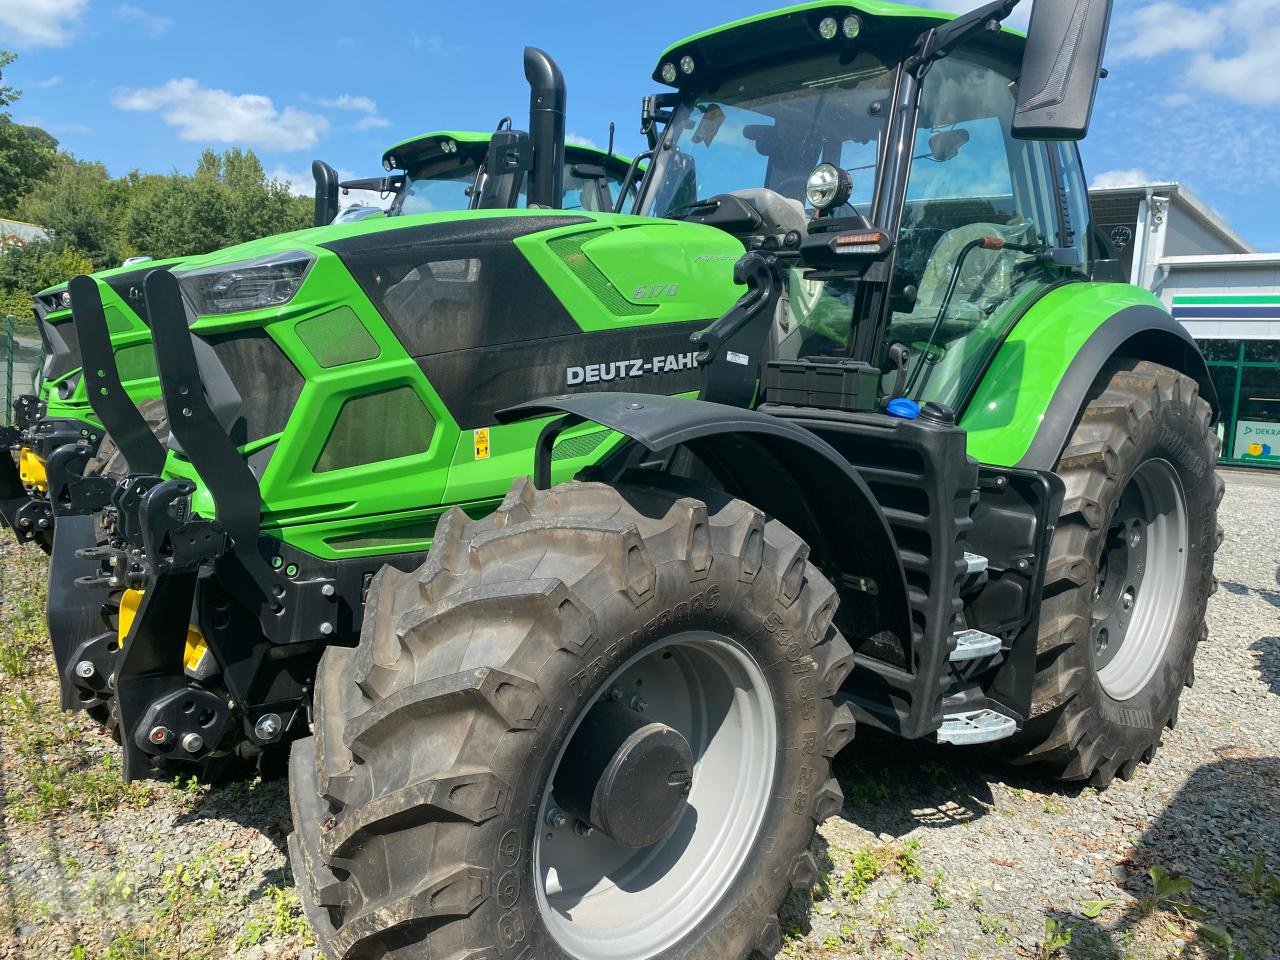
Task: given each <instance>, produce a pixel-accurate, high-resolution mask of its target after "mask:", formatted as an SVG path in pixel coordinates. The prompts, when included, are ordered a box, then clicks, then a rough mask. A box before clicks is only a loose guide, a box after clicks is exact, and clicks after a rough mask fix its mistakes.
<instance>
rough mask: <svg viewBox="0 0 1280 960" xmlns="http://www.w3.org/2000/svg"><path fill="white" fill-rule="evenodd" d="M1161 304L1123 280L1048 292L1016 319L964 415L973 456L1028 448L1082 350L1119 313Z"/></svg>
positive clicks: (1012, 456) (1010, 454)
mask: <svg viewBox="0 0 1280 960" xmlns="http://www.w3.org/2000/svg"><path fill="white" fill-rule="evenodd" d="M1132 306H1154V307H1158V308H1160V309H1161V310H1163V309H1164V305H1163V304H1162V303H1161V302H1160V300H1159V299H1158V298H1157V297H1155V296H1154V295H1152V294H1150V293H1148V292H1147V291H1145V290H1143V289H1141V288H1139V287H1134V286H1131V285H1129V284H1126V283H1071V284H1067V285H1065V286H1062V287H1059V288H1057V289H1055V290H1051V291H1049V293H1047V294H1045V296H1044V297H1042V298H1041V299H1040V300H1039V301H1038V302H1036V303H1035V304H1034V305H1033V306H1032V307H1031V309H1030V310H1028V311H1027V312H1026V314H1024V315H1023V317H1022V318H1021V319H1020V320H1019V321H1018V322H1017V324H1016V325H1015V326H1014V328H1013V330H1012V331H1010V333H1009V335H1008V337H1006V338H1005V341H1004V343H1003V344H1002V345H1001V346H1000V349H999V350H998V351H997V352H996V355H995V358H994V360H993V361H992V362H991V365H990V366H989V367H988V369H987V371H986V374H985V375H984V376H983V378H982V382H981V383H980V384H979V386H978V389H977V392H976V393H975V394H974V397H973V400H972V401H971V402H970V404H969V406H968V407H967V408H966V410H965V411H964V413H963V415H962V416H961V418H960V426H961V427H963V428H964V429H965V430H966V431H967V432H968V442H969V455H970V456H971V457H974V458H975V459H977V460H978V461H979V462H981V463H988V464H992V465H995V466H1002V467H1011V466H1014V465H1015V464H1017V463H1018V461H1020V460H1021V459H1022V458H1023V457H1024V456H1025V455H1026V453H1027V450H1029V449H1030V447H1031V443H1032V441H1033V440H1034V439H1035V436H1036V432H1037V431H1038V430H1039V428H1040V422H1041V420H1042V419H1043V417H1044V414H1045V411H1047V410H1048V409H1049V404H1050V403H1051V402H1052V400H1053V397H1054V394H1055V393H1056V392H1057V389H1058V385H1059V384H1060V383H1061V382H1062V378H1063V376H1065V374H1066V372H1067V368H1068V367H1070V366H1071V362H1072V361H1073V360H1074V359H1075V358H1076V354H1077V353H1079V351H1080V348H1081V347H1082V346H1083V345H1084V343H1085V341H1087V340H1088V339H1089V337H1090V336H1092V335H1093V333H1094V332H1095V331H1096V330H1097V329H1098V328H1099V327H1101V326H1102V325H1103V324H1104V323H1106V322H1107V320H1109V319H1110V318H1111V317H1113V316H1115V314H1117V313H1119V312H1120V311H1121V310H1124V309H1125V308H1126V307H1132Z"/></svg>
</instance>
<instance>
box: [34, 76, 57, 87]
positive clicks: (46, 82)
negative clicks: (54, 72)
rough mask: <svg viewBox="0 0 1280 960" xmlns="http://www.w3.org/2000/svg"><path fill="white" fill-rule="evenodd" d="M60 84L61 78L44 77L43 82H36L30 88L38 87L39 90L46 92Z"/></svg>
mask: <svg viewBox="0 0 1280 960" xmlns="http://www.w3.org/2000/svg"><path fill="white" fill-rule="evenodd" d="M61 82H62V77H59V76H52V77H46V78H45V79H43V80H37V81H36V82H35V83H33V84H32V86H33V87H38V88H39V89H41V90H48V89H49V88H50V87H56V86H57V85H58V84H60V83H61Z"/></svg>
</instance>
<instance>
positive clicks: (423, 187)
mask: <svg viewBox="0 0 1280 960" xmlns="http://www.w3.org/2000/svg"><path fill="white" fill-rule="evenodd" d="M429 169H430V168H427V169H422V168H419V169H418V170H416V171H411V172H409V173H407V174H406V175H405V178H404V186H403V187H402V188H401V190H400V194H399V196H397V197H396V199H395V201H394V202H393V203H392V204H391V213H392V214H404V215H405V216H410V215H412V214H415V213H440V212H442V211H449V210H466V209H467V207H468V206H470V204H471V197H470V194H469V191H470V190H471V185H472V183H474V182H475V179H476V165H475V164H474V163H464V164H463V165H462V166H459V167H455V168H454V169H452V170H449V171H448V172H439V173H436V174H435V175H434V176H429V175H428V171H429Z"/></svg>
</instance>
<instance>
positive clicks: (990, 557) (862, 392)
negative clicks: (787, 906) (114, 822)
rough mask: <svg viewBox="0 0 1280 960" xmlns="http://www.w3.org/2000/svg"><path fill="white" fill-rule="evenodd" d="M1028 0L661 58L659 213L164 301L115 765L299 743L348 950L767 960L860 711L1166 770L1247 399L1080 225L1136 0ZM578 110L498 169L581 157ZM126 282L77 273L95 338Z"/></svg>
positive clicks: (364, 227) (642, 196)
mask: <svg viewBox="0 0 1280 960" xmlns="http://www.w3.org/2000/svg"><path fill="white" fill-rule="evenodd" d="M1016 3H1017V0H997V2H993V3H989V4H987V5H985V6H983V7H981V8H980V9H978V10H975V11H973V12H971V13H969V14H966V15H964V16H961V17H951V16H948V15H945V14H941V13H939V12H937V11H934V10H930V9H924V8H915V7H902V6H898V5H895V4H890V3H883V2H878V0H845V2H816V3H806V4H802V5H800V6H796V7H790V8H787V9H784V10H780V11H776V12H773V13H769V14H764V15H761V16H757V17H752V18H749V19H746V20H741V21H737V22H735V23H732V24H729V25H727V26H724V27H720V28H718V29H715V30H710V31H706V32H704V33H700V34H697V35H695V36H693V37H690V38H688V39H686V40H684V41H681V42H680V43H678V44H675V45H674V46H672V47H671V48H670V49H669V50H667V51H666V52H665V53H664V54H663V55H662V57H661V58H660V59H659V61H658V65H657V68H656V69H655V71H654V78H655V80H657V81H658V82H660V83H663V84H665V85H666V86H667V87H669V88H672V91H671V92H668V93H663V94H658V95H655V96H653V97H649V98H647V99H646V100H645V103H644V107H643V112H642V117H643V124H644V129H645V130H646V132H647V133H648V134H649V137H650V145H651V148H652V149H651V151H650V153H649V154H648V155H645V156H642V157H640V158H638V159H637V162H636V164H635V168H634V170H633V173H632V176H630V177H629V178H628V182H627V183H625V184H624V185H623V188H622V189H621V190H620V191H619V194H620V195H621V196H624V197H626V196H630V195H631V194H632V191H633V190H634V193H635V202H634V204H633V205H632V208H631V211H632V212H631V215H625V214H621V213H618V214H609V213H592V212H588V211H581V212H575V213H572V214H571V213H566V212H563V211H555V212H552V211H540V210H528V211H520V212H515V211H510V210H503V211H486V210H475V211H470V212H466V213H455V214H450V215H441V216H433V215H432V216H426V217H422V218H416V219H415V220H414V221H412V222H405V223H396V222H395V221H394V220H393V219H387V220H378V221H373V222H368V223H356V224H347V225H342V226H336V227H329V228H324V229H321V230H316V231H311V232H307V233H302V234H296V235H293V236H291V237H288V238H275V239H272V240H268V241H262V242H259V243H257V244H252V245H247V246H245V247H241V248H237V249H235V250H231V251H225V252H223V253H220V254H215V255H212V256H210V257H208V258H204V259H203V260H201V261H198V262H192V263H191V264H184V265H183V266H182V267H181V268H180V269H177V270H173V271H168V272H165V271H155V272H152V273H151V274H149V275H148V276H147V277H146V279H145V282H144V294H145V299H146V306H147V311H148V314H149V316H150V319H151V323H152V328H153V333H154V338H155V349H156V357H157V362H158V367H159V371H160V378H161V386H162V391H163V396H164V401H165V405H166V408H167V410H168V412H169V414H170V419H171V421H172V435H173V443H172V447H173V449H172V450H171V451H170V452H169V453H168V455H167V457H166V460H165V464H164V469H163V471H161V472H159V473H157V474H154V475H142V474H132V475H130V476H129V477H127V478H126V479H125V480H122V481H121V482H120V483H119V484H118V485H117V486H116V487H115V488H114V490H113V491H112V493H111V498H110V499H111V504H110V508H109V510H108V511H107V516H108V518H109V526H110V528H111V535H112V538H111V540H110V542H109V544H108V546H107V547H105V548H102V549H100V550H98V551H97V552H96V554H95V555H94V556H93V557H92V559H93V561H94V562H95V563H100V564H103V565H104V568H105V572H103V573H102V574H100V575H99V577H100V579H101V578H108V579H110V580H111V582H112V583H113V584H114V585H117V586H127V587H128V588H129V589H130V590H131V591H132V593H131V596H132V598H133V600H132V601H131V603H136V604H137V607H136V612H131V616H130V617H129V618H128V622H127V623H126V622H125V618H123V617H122V618H121V623H120V625H119V628H118V634H117V635H116V636H115V637H113V638H109V639H110V642H111V643H115V644H116V645H117V646H118V648H119V649H116V650H113V651H112V659H111V661H110V670H111V673H110V686H111V687H112V688H113V690H114V701H113V702H114V704H115V706H116V711H117V715H118V719H119V724H120V731H121V735H122V746H123V750H124V757H125V772H126V776H128V777H143V776H149V775H154V772H155V771H156V770H159V769H164V770H166V771H168V770H171V769H172V767H171V766H169V765H171V764H172V763H174V762H175V761H178V760H185V761H186V762H187V763H190V764H192V765H197V766H198V765H200V764H208V763H211V762H215V761H216V760H217V758H218V757H220V756H225V755H226V754H227V753H228V752H229V751H242V752H243V751H252V750H259V751H270V750H272V749H273V748H274V747H276V746H279V745H282V744H283V743H285V742H287V741H289V740H291V739H294V738H298V739H296V740H295V742H294V743H293V745H292V752H291V756H290V768H289V773H290V796H291V804H292V808H293V818H294V827H295V830H294V833H293V835H292V836H291V838H290V851H291V856H292V860H293V864H294V868H295V874H296V876H297V878H298V882H299V886H300V888H301V894H302V898H303V902H304V905H305V907H306V909H307V913H308V916H309V918H310V920H311V922H312V924H313V926H314V927H315V930H316V932H317V935H318V937H319V940H320V942H321V944H322V947H323V949H324V950H325V952H326V954H327V955H328V956H330V957H335V958H344V960H357V958H373V957H379V958H391V957H396V958H405V960H408V958H426V957H456V958H462V957H472V958H474V957H481V956H484V957H494V958H505V960H542V958H557V960H564V958H574V960H659V958H660V960H676V958H687V960H742V958H757V957H768V956H772V955H773V954H774V953H775V952H776V951H777V949H778V948H779V944H780V932H779V925H778V920H777V915H776V913H777V909H778V907H779V905H780V904H781V903H782V901H783V899H784V898H785V896H786V895H787V893H788V891H789V890H790V889H792V888H797V887H800V888H804V887H808V886H810V885H812V884H813V883H814V882H815V880H816V879H817V874H818V869H817V865H816V863H815V861H814V859H813V857H812V855H811V854H810V852H809V843H810V840H811V839H812V837H813V833H814V830H815V827H816V825H817V824H818V823H820V822H821V821H822V820H823V819H825V818H826V817H829V816H831V815H833V814H835V813H838V812H839V811H840V810H841V807H842V799H841V791H840V787H839V785H838V783H837V782H836V781H835V779H834V778H833V777H832V776H831V760H832V758H833V757H834V756H835V755H836V754H837V753H838V752H839V751H840V750H842V749H844V748H845V747H846V746H847V745H848V744H849V743H850V741H851V739H852V737H853V733H854V730H855V727H856V726H857V725H858V724H862V725H864V726H866V727H869V728H873V729H876V730H879V731H882V732H883V733H885V734H888V735H893V736H898V737H902V738H906V739H916V740H928V741H933V742H938V743H944V744H952V745H956V746H970V745H979V744H986V745H989V749H991V750H995V751H998V752H1000V753H1001V754H1002V755H1003V756H1004V757H1005V758H1006V759H1007V760H1008V761H1009V762H1012V763H1018V764H1028V765H1033V766H1034V767H1035V768H1036V769H1038V770H1040V771H1042V772H1044V773H1045V774H1047V775H1050V776H1054V777H1058V778H1061V779H1065V780H1077V781H1079V780H1088V781H1090V782H1092V783H1094V784H1095V785H1098V786H1103V785H1105V784H1106V783H1108V782H1109V781H1110V780H1111V779H1112V778H1113V777H1115V776H1117V775H1119V776H1122V777H1128V776H1130V775H1131V774H1132V773H1133V771H1134V769H1135V768H1136V767H1137V765H1138V764H1139V763H1141V762H1143V761H1145V760H1149V759H1150V758H1151V756H1152V755H1153V753H1154V751H1155V750H1156V749H1157V747H1158V745H1159V742H1160V738H1161V736H1162V733H1163V730H1164V729H1165V728H1166V727H1171V726H1172V725H1173V724H1174V722H1175V720H1176V717H1177V709H1178V702H1179V698H1180V694H1181V690H1182V688H1183V686H1184V685H1186V684H1188V683H1190V682H1191V679H1192V676H1193V668H1192V663H1193V658H1194V654H1195V650H1196V645H1197V643H1198V641H1199V640H1200V639H1201V637H1202V636H1203V634H1204V629H1205V627H1204V614H1205V605H1206V602H1207V600H1208V597H1209V595H1210V594H1211V593H1212V592H1213V589H1214V587H1215V581H1214V578H1213V556H1214V552H1215V550H1216V548H1217V546H1218V544H1219V542H1220V539H1221V534H1220V531H1219V528H1218V525H1217V504H1218V501H1219V499H1220V497H1221V492H1222V487H1221V483H1220V482H1219V481H1218V480H1217V478H1216V475H1215V473H1214V464H1215V461H1216V456H1217V443H1218V442H1217V439H1216V434H1215V431H1214V424H1215V422H1216V418H1217V412H1216V398H1215V395H1214V391H1213V387H1212V384H1211V382H1210V379H1209V376H1208V372H1207V369H1206V367H1205V364H1204V361H1203V359H1202V358H1201V356H1200V354H1199V353H1198V351H1197V349H1196V347H1195V344H1194V342H1193V341H1192V340H1191V339H1190V338H1189V337H1188V335H1187V334H1186V332H1185V331H1184V330H1183V329H1182V328H1181V327H1180V326H1179V325H1178V324H1176V323H1175V322H1174V321H1173V320H1172V318H1171V317H1170V316H1169V315H1168V313H1167V312H1166V311H1165V310H1164V309H1163V308H1162V307H1161V305H1160V303H1159V301H1157V300H1156V299H1155V298H1154V297H1152V296H1150V295H1149V294H1147V293H1146V292H1144V291H1142V290H1139V289H1136V288H1134V287H1131V286H1128V285H1126V284H1124V283H1123V282H1120V279H1119V271H1118V270H1117V265H1116V263H1115V261H1114V259H1113V257H1112V255H1111V253H1110V251H1109V248H1108V247H1107V244H1106V242H1105V240H1104V239H1103V238H1101V237H1099V236H1098V235H1097V232H1096V231H1095V230H1094V229H1093V228H1092V225H1091V218H1090V213H1089V206H1088V197H1087V192H1086V188H1085V183H1086V181H1085V178H1084V173H1083V170H1082V167H1081V164H1080V160H1079V155H1078V151H1077V149H1076V146H1075V141H1077V140H1079V139H1081V138H1082V137H1083V136H1084V135H1085V132H1086V130H1087V127H1088V122H1089V117H1090V114H1091V111H1092V105H1093V99H1094V94H1095V90H1096V85H1097V81H1098V76H1099V73H1100V68H1101V60H1102V52H1103V48H1104V44H1105V37H1106V33H1107V27H1108V21H1109V17H1110V11H1111V5H1110V4H1109V3H1107V2H1097V0H1093V2H1090V0H1077V2H1074V3H1062V4H1043V3H1042V4H1039V5H1037V6H1036V8H1035V9H1034V11H1033V13H1032V18H1031V26H1030V30H1029V34H1028V35H1027V36H1026V37H1023V36H1021V35H1019V34H1017V33H1015V32H1013V31H1010V30H1006V29H1003V28H1002V26H1001V24H1002V23H1003V21H1004V20H1005V19H1006V18H1007V17H1008V16H1009V14H1010V13H1011V12H1012V10H1013V8H1014V7H1015V6H1016ZM547 94H548V95H547V96H545V97H541V98H540V97H539V95H538V93H537V91H536V90H535V95H534V98H533V106H534V109H533V112H532V115H531V124H530V135H529V137H528V138H527V140H528V141H529V142H527V143H524V144H516V143H513V144H512V148H511V154H510V155H511V157H512V162H511V164H510V165H509V169H510V170H511V171H513V176H517V177H518V173H516V171H519V170H521V169H523V167H524V166H525V163H524V162H522V161H521V160H519V157H521V156H523V155H525V153H526V152H531V153H532V154H533V156H535V157H536V156H537V155H539V154H542V155H544V156H545V154H546V151H547V150H549V149H554V147H552V146H546V145H550V144H554V143H555V142H556V138H557V132H558V134H559V136H561V137H562V136H563V126H562V117H561V118H560V119H559V120H557V110H556V109H555V106H556V100H557V96H556V94H555V92H554V91H553V90H548V92H547ZM559 106H560V109H561V110H562V107H563V101H562V100H560V102H559ZM557 123H559V124H560V125H559V127H558V131H557ZM517 139H518V138H517ZM644 160H648V161H649V162H648V165H647V167H646V168H645V170H644V173H643V176H640V175H639V163H640V162H642V161H644ZM559 171H560V166H559V165H558V164H557V165H551V166H549V167H548V166H545V165H544V166H535V167H534V174H533V175H532V176H531V178H530V182H529V186H528V196H529V201H530V206H531V207H533V206H538V205H543V203H544V198H547V197H553V196H556V195H557V194H558V191H557V190H556V185H555V183H554V180H555V178H556V177H558V175H559ZM731 270H732V279H733V280H736V281H737V285H736V286H735V284H734V283H732V282H730V280H731V278H730V271H731ZM229 275H234V276H235V277H237V278H242V279H243V281H244V282H246V283H252V285H253V286H254V288H255V289H264V290H269V291H271V294H270V295H271V297H272V298H273V299H272V306H270V307H269V308H265V309H263V308H257V307H255V308H254V309H247V310H246V309H243V307H244V303H243V301H242V300H240V299H239V298H238V297H237V296H235V295H234V290H233V291H232V292H231V294H228V292H227V283H226V278H227V277H228V276H229ZM744 287H745V292H744V291H743V288H744ZM100 290H101V287H100V285H99V284H97V283H96V282H95V281H94V280H92V279H91V278H77V279H76V280H74V281H72V284H71V297H72V303H73V312H74V317H75V323H76V326H77V329H78V330H80V339H81V342H82V344H88V343H89V342H90V341H91V340H94V339H95V336H96V339H97V340H98V341H101V340H102V339H103V337H104V333H103V331H104V330H105V326H106V321H105V319H104V317H103V315H102V310H101V306H100ZM255 303H256V302H255ZM95 330H96V331H98V333H97V334H96V335H95V334H94V333H93V331H95ZM691 334H692V336H691ZM85 355H86V359H90V358H91V357H97V356H102V357H103V358H104V359H103V362H102V364H101V366H99V365H98V364H96V363H91V364H89V365H88V366H87V367H86V375H87V376H88V377H89V379H90V381H91V382H90V383H89V387H90V396H91V397H93V400H94V409H95V411H97V412H98V414H99V416H100V417H101V418H102V421H103V423H104V425H106V426H107V428H108V429H109V430H110V431H111V433H112V435H113V436H117V437H119V438H121V446H122V448H124V446H125V441H126V438H131V437H142V438H144V439H145V437H146V436H149V433H148V431H146V430H145V426H144V425H139V424H138V423H137V422H136V417H134V416H133V414H131V413H130V411H132V410H133V407H132V405H131V404H128V403H127V402H123V401H122V400H121V397H122V396H123V392H122V391H121V389H120V387H119V384H118V383H117V382H116V381H115V380H113V379H112V364H111V361H110V357H109V355H108V354H105V353H104V354H98V353H96V352H94V353H91V352H90V351H89V350H88V348H86V354H85ZM103 371H105V373H103ZM95 374H97V376H95ZM131 418H133V422H132V423H131ZM126 456H128V451H127V450H126ZM130 459H131V460H132V458H130ZM512 478H516V479H515V480H514V483H512V482H511V479H512ZM61 534H62V527H61V526H60V527H59V530H58V535H59V537H61ZM59 552H60V551H59V545H55V554H54V560H55V567H56V566H57V563H58V559H59ZM86 559H89V558H86ZM91 579H92V578H91ZM193 652H194V653H195V654H198V656H199V659H198V660H197V662H196V664H195V667H194V668H193V665H192V663H191V655H192V653H193ZM205 658H207V662H206V660H205Z"/></svg>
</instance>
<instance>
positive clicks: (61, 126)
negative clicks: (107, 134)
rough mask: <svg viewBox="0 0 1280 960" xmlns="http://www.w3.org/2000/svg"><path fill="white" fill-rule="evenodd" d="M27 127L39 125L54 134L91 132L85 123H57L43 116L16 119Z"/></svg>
mask: <svg viewBox="0 0 1280 960" xmlns="http://www.w3.org/2000/svg"><path fill="white" fill-rule="evenodd" d="M18 122H19V123H23V124H26V125H27V126H29V127H39V128H40V129H41V130H48V131H49V132H50V133H55V134H84V133H92V132H93V130H92V128H91V127H89V126H88V125H87V124H83V123H59V122H58V121H56V120H46V119H45V118H44V117H23V118H22V119H21V120H19V121H18Z"/></svg>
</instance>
